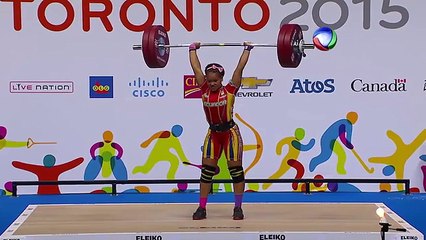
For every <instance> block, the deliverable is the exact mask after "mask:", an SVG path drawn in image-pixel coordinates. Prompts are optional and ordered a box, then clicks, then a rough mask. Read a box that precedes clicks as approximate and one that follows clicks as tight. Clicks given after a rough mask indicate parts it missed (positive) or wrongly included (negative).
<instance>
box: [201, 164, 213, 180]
mask: <svg viewBox="0 0 426 240" xmlns="http://www.w3.org/2000/svg"><path fill="white" fill-rule="evenodd" d="M215 173H216V167H213V166H210V165H207V164H203V168H202V169H201V177H200V181H201V182H203V183H211V182H212V180H213V176H214V174H215Z"/></svg>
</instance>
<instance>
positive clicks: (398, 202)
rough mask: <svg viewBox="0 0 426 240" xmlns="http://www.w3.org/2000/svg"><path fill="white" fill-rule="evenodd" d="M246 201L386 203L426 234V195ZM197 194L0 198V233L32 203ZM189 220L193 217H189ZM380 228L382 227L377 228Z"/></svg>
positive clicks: (253, 198)
mask: <svg viewBox="0 0 426 240" xmlns="http://www.w3.org/2000/svg"><path fill="white" fill-rule="evenodd" d="M244 201H245V202H368V203H384V204H385V205H386V206H388V207H389V208H391V209H392V210H393V211H394V212H396V213H397V214H398V215H399V216H400V217H402V218H403V219H404V220H405V221H407V222H409V223H410V224H411V225H412V226H413V227H415V228H416V229H417V230H419V231H420V232H422V234H423V235H426V219H425V217H426V194H423V193H422V194H419V193H414V194H410V195H405V194H403V193H399V192H398V193H328V192H321V193H312V194H309V195H308V194H304V193H290V192H286V193H282V192H260V193H246V194H245V196H244ZM196 202H198V193H147V194H119V195H117V196H111V195H108V194H63V195H21V196H18V197H11V196H2V197H0V232H4V231H5V230H6V229H7V228H8V226H9V225H10V224H11V223H12V222H13V221H14V220H15V219H16V218H17V217H18V216H19V215H20V214H21V212H22V211H23V210H24V209H25V208H26V207H27V206H28V205H29V204H79V203H196ZM211 202H233V194H232V193H216V194H213V195H210V197H209V203H211ZM189 217H190V216H189ZM378 228H379V226H378Z"/></svg>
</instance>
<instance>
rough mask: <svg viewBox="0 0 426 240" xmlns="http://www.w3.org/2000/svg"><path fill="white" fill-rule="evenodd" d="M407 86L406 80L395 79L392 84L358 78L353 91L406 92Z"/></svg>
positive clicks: (354, 81) (353, 85)
mask: <svg viewBox="0 0 426 240" xmlns="http://www.w3.org/2000/svg"><path fill="white" fill-rule="evenodd" d="M406 85H407V79H405V78H395V79H394V80H393V81H392V82H366V81H364V80H363V79H360V78H357V79H355V80H353V81H352V83H351V89H352V91H354V92H406V91H407V86H406ZM425 87H426V86H425Z"/></svg>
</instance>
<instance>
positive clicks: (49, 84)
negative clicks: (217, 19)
mask: <svg viewBox="0 0 426 240" xmlns="http://www.w3.org/2000/svg"><path fill="white" fill-rule="evenodd" d="M9 91H10V93H73V92H74V82H72V81H10V83H9Z"/></svg>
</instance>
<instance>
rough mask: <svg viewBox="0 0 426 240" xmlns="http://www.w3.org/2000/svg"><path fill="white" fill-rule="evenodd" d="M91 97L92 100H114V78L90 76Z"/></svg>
mask: <svg viewBox="0 0 426 240" xmlns="http://www.w3.org/2000/svg"><path fill="white" fill-rule="evenodd" d="M89 96H90V98H113V97H114V94H113V77H112V76H90V77H89Z"/></svg>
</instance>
